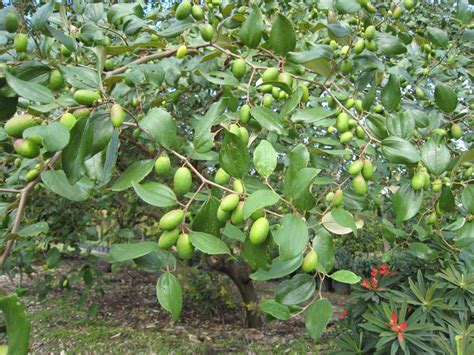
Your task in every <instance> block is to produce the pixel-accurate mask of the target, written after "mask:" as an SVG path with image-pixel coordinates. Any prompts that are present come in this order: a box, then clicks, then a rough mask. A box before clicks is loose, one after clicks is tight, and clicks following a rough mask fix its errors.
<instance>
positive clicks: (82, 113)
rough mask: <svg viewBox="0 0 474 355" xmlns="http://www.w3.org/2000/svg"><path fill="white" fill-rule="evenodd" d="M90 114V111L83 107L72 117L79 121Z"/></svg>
mask: <svg viewBox="0 0 474 355" xmlns="http://www.w3.org/2000/svg"><path fill="white" fill-rule="evenodd" d="M90 113H91V110H89V109H88V108H85V107H84V108H80V109H77V110H76V111H74V112H73V113H72V114H73V115H74V117H76V119H77V120H80V119H83V118H87V117H89V114H90Z"/></svg>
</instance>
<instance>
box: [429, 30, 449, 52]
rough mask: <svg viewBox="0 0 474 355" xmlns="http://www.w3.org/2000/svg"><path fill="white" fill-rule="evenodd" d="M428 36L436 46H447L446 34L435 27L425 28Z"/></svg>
mask: <svg viewBox="0 0 474 355" xmlns="http://www.w3.org/2000/svg"><path fill="white" fill-rule="evenodd" d="M426 32H427V34H428V38H429V40H430V41H431V43H433V44H434V45H435V46H436V47H441V48H446V47H447V46H448V34H447V33H446V32H445V31H443V30H441V29H439V28H435V27H431V26H428V27H427V28H426Z"/></svg>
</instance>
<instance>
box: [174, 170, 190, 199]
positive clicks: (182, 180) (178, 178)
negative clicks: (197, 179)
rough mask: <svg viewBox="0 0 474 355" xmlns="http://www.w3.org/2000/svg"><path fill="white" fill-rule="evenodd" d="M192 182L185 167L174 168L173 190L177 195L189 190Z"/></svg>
mask: <svg viewBox="0 0 474 355" xmlns="http://www.w3.org/2000/svg"><path fill="white" fill-rule="evenodd" d="M192 184H193V177H192V175H191V171H189V169H188V168H186V167H184V166H183V167H181V168H179V169H178V170H176V173H175V174H174V179H173V189H174V192H175V193H177V194H178V195H185V194H187V193H188V192H189V191H191V186H192Z"/></svg>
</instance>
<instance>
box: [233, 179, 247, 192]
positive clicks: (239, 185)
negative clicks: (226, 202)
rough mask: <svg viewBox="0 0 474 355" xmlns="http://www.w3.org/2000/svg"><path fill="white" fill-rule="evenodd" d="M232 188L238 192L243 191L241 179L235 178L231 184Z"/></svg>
mask: <svg viewBox="0 0 474 355" xmlns="http://www.w3.org/2000/svg"><path fill="white" fill-rule="evenodd" d="M232 189H233V190H234V191H235V192H237V193H238V194H243V193H244V192H245V186H244V183H243V181H242V180H239V179H235V180H234V182H233V184H232Z"/></svg>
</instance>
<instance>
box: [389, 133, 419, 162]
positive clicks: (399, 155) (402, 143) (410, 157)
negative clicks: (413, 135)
mask: <svg viewBox="0 0 474 355" xmlns="http://www.w3.org/2000/svg"><path fill="white" fill-rule="evenodd" d="M382 152H383V154H384V156H385V157H386V158H387V159H388V161H389V162H391V163H397V164H414V163H417V162H419V161H420V160H421V156H420V153H419V152H418V150H417V149H416V148H415V147H414V146H413V145H412V144H411V143H410V142H408V141H407V140H405V139H403V138H400V137H388V138H385V139H384V140H383V141H382Z"/></svg>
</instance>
